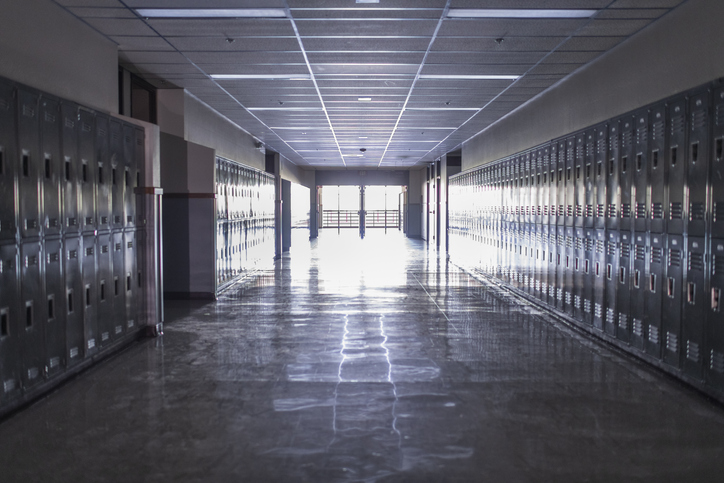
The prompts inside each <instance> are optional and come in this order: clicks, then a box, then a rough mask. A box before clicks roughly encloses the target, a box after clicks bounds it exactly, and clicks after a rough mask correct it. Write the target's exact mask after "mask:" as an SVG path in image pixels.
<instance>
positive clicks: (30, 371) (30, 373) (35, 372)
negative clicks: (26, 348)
mask: <svg viewBox="0 0 724 483" xmlns="http://www.w3.org/2000/svg"><path fill="white" fill-rule="evenodd" d="M39 374H40V371H38V368H37V367H31V368H30V369H28V379H30V380H31V381H32V380H33V379H35V378H36V377H38V375H39Z"/></svg>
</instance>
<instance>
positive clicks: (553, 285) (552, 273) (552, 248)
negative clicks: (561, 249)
mask: <svg viewBox="0 0 724 483" xmlns="http://www.w3.org/2000/svg"><path fill="white" fill-rule="evenodd" d="M556 235H557V226H556V225H548V250H547V262H548V263H547V265H546V272H547V275H546V276H547V278H548V296H547V300H546V301H547V303H548V305H550V306H551V307H555V306H556V289H557V287H558V284H557V281H556V271H557V269H556V257H557V253H558V245H557V240H556Z"/></svg>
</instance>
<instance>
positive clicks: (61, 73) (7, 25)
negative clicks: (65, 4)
mask: <svg viewBox="0 0 724 483" xmlns="http://www.w3.org/2000/svg"><path fill="white" fill-rule="evenodd" d="M0 59H1V60H0V76H4V77H7V78H9V79H12V80H15V81H17V82H22V83H24V84H27V85H29V86H32V87H35V88H37V89H40V90H43V91H45V92H48V93H50V94H54V95H57V96H59V97H63V98H65V99H69V100H72V101H75V102H78V103H79V104H82V105H84V106H88V107H92V108H94V109H98V110H101V111H106V112H110V113H117V112H118V48H117V46H116V44H114V43H113V42H111V41H110V40H108V39H107V38H105V37H103V36H102V35H100V34H99V33H98V32H96V31H95V30H93V29H91V28H90V27H89V26H87V25H86V24H84V23H83V22H81V21H80V20H78V19H76V18H75V17H73V16H72V15H71V14H69V13H68V12H66V11H65V10H64V9H62V8H61V7H59V6H58V5H57V4H55V3H53V2H51V1H49V0H11V1H5V2H2V12H1V13H0Z"/></svg>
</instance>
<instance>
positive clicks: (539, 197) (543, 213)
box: [533, 148, 548, 225]
mask: <svg viewBox="0 0 724 483" xmlns="http://www.w3.org/2000/svg"><path fill="white" fill-rule="evenodd" d="M535 153H536V154H535V176H534V186H535V193H536V196H535V200H534V201H533V206H534V207H535V213H534V218H533V223H535V224H537V225H542V224H543V223H544V222H545V223H546V224H547V223H548V210H547V206H546V205H547V204H548V190H547V188H548V183H546V182H545V178H546V176H547V175H546V172H547V170H548V169H547V166H544V156H543V148H539V149H537V150H536V151H535Z"/></svg>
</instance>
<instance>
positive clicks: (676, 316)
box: [661, 235, 685, 367]
mask: <svg viewBox="0 0 724 483" xmlns="http://www.w3.org/2000/svg"><path fill="white" fill-rule="evenodd" d="M666 242H667V243H666V275H665V280H663V284H662V291H663V294H662V297H661V299H662V304H661V309H662V318H661V330H662V336H663V338H662V341H661V342H662V344H663V360H664V362H666V363H667V364H671V365H672V366H674V367H679V366H680V363H681V361H680V353H681V352H680V351H681V349H680V346H681V344H680V342H679V341H680V339H681V310H682V305H683V293H684V288H683V287H684V269H683V266H682V263H683V262H684V260H685V258H684V256H685V250H684V249H685V246H684V238H683V237H682V236H680V235H668V236H667V240H666Z"/></svg>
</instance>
